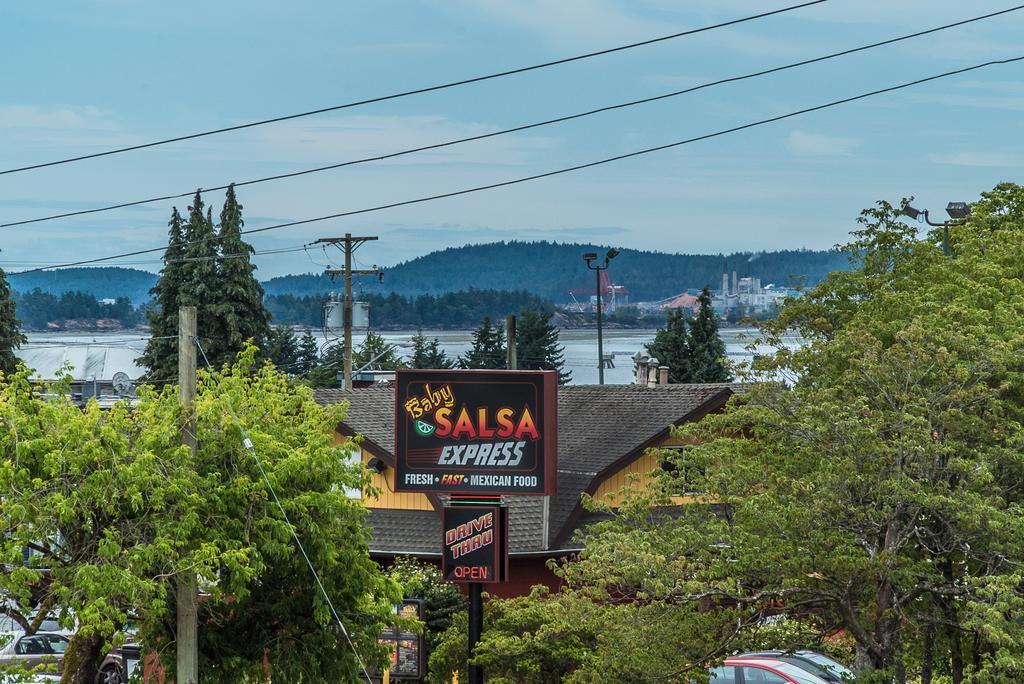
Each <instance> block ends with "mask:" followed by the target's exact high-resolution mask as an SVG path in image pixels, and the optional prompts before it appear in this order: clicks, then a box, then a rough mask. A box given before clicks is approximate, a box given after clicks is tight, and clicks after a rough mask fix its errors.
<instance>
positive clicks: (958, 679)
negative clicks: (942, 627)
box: [943, 601, 964, 684]
mask: <svg viewBox="0 0 1024 684" xmlns="http://www.w3.org/2000/svg"><path fill="white" fill-rule="evenodd" d="M944 603H945V605H944V606H943V611H944V612H945V614H946V622H947V625H946V636H947V638H948V639H949V659H950V674H951V675H952V682H953V684H963V681H964V654H963V648H962V645H961V635H960V630H959V629H957V627H956V625H958V624H960V621H959V619H958V616H957V611H956V607H955V606H953V605H952V604H950V603H949V602H948V601H946V602H944Z"/></svg>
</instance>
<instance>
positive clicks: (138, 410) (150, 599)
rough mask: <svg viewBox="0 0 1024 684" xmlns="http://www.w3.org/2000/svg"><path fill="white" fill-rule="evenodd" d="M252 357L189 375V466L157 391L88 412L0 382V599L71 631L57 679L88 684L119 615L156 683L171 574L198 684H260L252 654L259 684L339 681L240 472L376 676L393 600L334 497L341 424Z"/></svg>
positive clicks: (352, 469)
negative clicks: (196, 639)
mask: <svg viewBox="0 0 1024 684" xmlns="http://www.w3.org/2000/svg"><path fill="white" fill-rule="evenodd" d="M255 354H256V350H255V349H254V348H252V347H249V348H248V349H247V350H246V351H245V353H244V354H242V355H241V357H240V358H239V362H238V365H237V366H235V367H234V368H231V369H228V370H225V371H223V372H221V371H218V372H214V373H208V372H205V371H203V372H200V377H199V388H198V398H197V400H196V403H195V414H196V420H197V426H198V432H197V439H198V445H199V446H198V451H197V453H196V455H195V457H194V458H193V457H192V455H191V453H190V451H189V449H188V448H187V447H183V446H181V441H180V433H179V427H178V426H179V425H180V424H181V419H182V414H181V409H180V407H179V405H178V401H177V391H176V388H174V387H173V386H168V387H166V388H164V389H163V390H162V391H159V392H157V391H156V390H154V389H151V388H146V387H143V388H141V389H140V390H139V401H138V403H137V404H136V405H134V406H131V407H129V406H128V405H125V404H121V405H118V406H116V407H114V408H113V409H110V410H102V411H101V410H100V409H99V407H98V406H97V405H96V404H95V403H94V402H92V403H90V404H89V405H87V407H86V408H85V409H84V410H82V409H80V408H78V407H77V406H75V405H74V404H73V403H71V402H70V401H69V399H68V397H67V395H66V394H64V393H62V388H60V387H57V388H52V390H51V393H50V394H49V395H46V396H44V395H41V394H39V393H38V392H37V390H36V389H35V388H33V387H32V386H31V385H30V383H29V382H28V379H27V371H24V370H23V371H20V372H19V373H17V374H15V375H14V376H11V377H10V378H8V379H7V380H6V381H5V382H4V383H3V384H2V385H0V422H2V423H3V424H4V425H5V429H4V430H3V431H0V489H2V491H4V493H5V494H4V496H3V497H2V498H0V520H2V521H3V523H2V526H3V535H0V556H2V561H0V591H2V592H3V593H4V594H5V595H7V596H10V597H11V599H12V603H10V604H6V605H5V608H4V609H5V610H8V611H10V612H12V613H14V614H15V617H16V619H17V620H18V621H19V622H21V623H22V624H23V626H25V627H28V628H29V629H32V628H34V627H35V626H37V625H34V624H33V623H32V622H31V621H30V620H29V616H30V615H32V614H33V612H36V611H38V613H37V614H39V615H43V614H45V613H47V612H51V613H56V614H58V615H61V616H63V619H65V620H66V621H68V622H67V624H68V625H69V626H70V624H71V623H70V620H71V619H72V616H73V618H74V620H75V621H77V632H76V634H75V636H74V637H73V639H72V645H71V648H70V649H69V653H68V655H67V656H66V659H65V675H64V681H65V682H74V683H75V684H79V683H81V684H85V683H86V682H88V683H89V684H91V683H92V681H93V680H92V676H93V675H94V673H95V668H96V667H97V666H98V663H99V659H101V658H102V656H103V654H104V652H105V650H106V648H107V647H108V645H109V644H110V643H112V642H113V641H114V640H115V639H116V635H117V634H118V633H119V631H120V630H121V629H122V627H123V625H124V624H125V622H126V620H127V619H129V618H132V619H134V620H136V621H137V622H138V624H139V625H140V633H139V636H140V638H141V639H142V642H143V645H144V647H145V648H147V649H152V650H155V651H157V652H158V653H160V654H161V655H162V657H164V659H165V665H166V666H167V667H168V668H170V669H171V670H172V671H173V663H172V662H169V661H173V648H170V649H169V648H168V645H169V644H170V643H171V642H172V641H173V637H172V625H173V608H172V606H173V598H172V594H171V586H172V583H173V582H174V580H175V578H176V577H178V575H179V574H180V573H182V572H184V571H186V570H187V571H190V572H195V573H196V574H197V575H198V577H199V581H200V584H201V586H203V588H204V591H205V592H207V593H208V594H209V597H208V598H207V599H206V600H204V601H203V602H202V603H201V613H202V614H201V618H200V619H201V624H204V625H216V627H215V628H210V629H201V630H200V634H201V639H202V641H201V667H202V669H203V671H204V672H207V673H210V674H209V675H208V676H209V677H210V678H211V679H213V680H214V681H251V680H252V679H253V678H258V677H261V676H262V672H263V669H262V668H263V664H262V661H263V659H264V655H265V654H266V656H267V658H268V659H269V663H270V669H271V672H270V674H271V676H272V677H273V679H274V680H275V681H276V680H281V681H303V682H336V681H341V680H351V679H353V678H354V677H355V674H356V671H357V670H356V664H355V659H354V657H353V654H352V652H351V650H350V649H349V647H348V645H347V642H346V641H345V639H344V638H343V637H342V635H341V634H340V632H339V630H338V628H337V626H336V625H334V624H333V623H332V619H331V616H330V614H329V611H328V608H327V605H326V603H325V602H324V600H323V597H322V596H321V594H320V590H319V588H318V586H317V584H316V582H315V581H314V580H313V577H312V576H311V575H310V572H309V569H308V567H307V566H306V564H305V560H304V559H303V558H302V556H301V555H300V554H299V553H297V551H296V549H295V548H294V540H293V539H292V534H291V531H290V529H289V527H288V525H287V524H286V523H285V521H284V520H283V518H282V516H281V514H280V511H279V510H278V509H277V505H276V503H275V500H274V498H273V497H272V495H271V494H270V491H269V489H268V486H267V484H266V482H265V481H264V479H263V476H262V474H261V472H260V468H259V466H257V463H256V460H255V459H256V458H258V459H259V461H260V463H262V466H263V468H264V469H265V471H266V473H267V476H268V477H269V479H270V482H272V483H273V487H274V490H275V492H276V496H277V498H278V499H279V500H280V502H281V505H282V506H283V507H284V509H285V511H287V513H288V516H289V518H290V519H291V520H292V522H293V523H294V524H295V526H296V532H297V534H298V537H299V539H301V541H302V543H303V545H304V547H305V549H306V552H307V553H308V554H309V557H310V560H311V562H312V563H313V565H314V567H316V568H317V570H318V571H319V573H320V577H321V580H322V581H323V584H324V587H325V589H326V591H327V592H328V594H329V595H330V597H331V600H332V601H333V603H334V606H335V608H336V609H337V611H338V613H339V614H340V615H341V616H342V618H343V619H344V620H345V621H346V626H347V628H348V630H349V632H350V633H351V635H352V638H353V641H354V642H355V646H356V648H357V649H358V650H359V652H360V653H361V654H362V655H363V657H364V658H365V659H366V660H367V661H369V662H371V663H377V664H380V662H381V658H382V656H383V653H382V651H381V649H380V648H379V647H378V645H377V635H378V634H379V631H380V629H381V628H382V627H383V626H384V625H385V624H386V623H387V621H388V620H389V619H390V614H391V605H392V604H393V603H394V602H395V601H396V600H397V599H398V598H399V592H398V589H397V586H396V585H395V584H394V583H393V582H391V581H390V580H388V579H387V578H386V577H385V576H384V575H383V574H382V573H381V571H380V570H379V568H378V567H377V566H376V564H375V563H373V561H371V560H370V558H369V555H368V540H369V531H368V530H367V528H366V526H365V515H366V510H365V508H364V507H363V506H362V505H361V504H360V503H359V502H358V501H356V500H352V499H349V498H348V497H347V496H346V494H345V491H346V490H350V489H358V488H362V487H365V486H367V479H366V477H365V473H364V472H363V471H362V469H361V468H360V467H358V466H357V465H353V447H352V446H351V445H342V446H338V445H336V444H334V427H335V426H336V425H337V423H338V421H339V420H340V419H341V418H342V417H343V415H342V410H340V409H339V408H336V407H323V406H320V405H318V404H316V402H315V401H314V400H313V397H312V394H311V392H310V390H308V389H305V388H302V387H296V386H294V385H293V384H292V383H290V382H289V381H288V379H287V377H286V376H284V375H283V374H281V373H278V372H277V371H275V370H274V369H273V368H272V367H271V366H269V365H267V366H265V367H262V368H256V367H254V366H253V363H254V358H255ZM234 415H237V417H238V420H239V421H240V424H241V425H242V426H243V427H244V428H245V430H246V433H247V435H248V437H249V439H251V440H252V443H253V452H254V453H250V452H249V451H248V450H247V449H246V447H245V445H244V439H243V433H242V432H241V430H240V428H239V427H238V424H236V422H235V418H234ZM26 548H28V549H30V550H31V551H32V552H33V553H32V555H30V556H29V557H28V561H27V562H26V561H25V560H24V555H23V552H24V550H25V549H26Z"/></svg>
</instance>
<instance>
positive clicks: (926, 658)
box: [921, 624, 935, 684]
mask: <svg viewBox="0 0 1024 684" xmlns="http://www.w3.org/2000/svg"><path fill="white" fill-rule="evenodd" d="M934 660H935V625H932V624H929V625H928V626H927V627H925V629H924V643H923V644H922V652H921V684H932V664H933V662H934Z"/></svg>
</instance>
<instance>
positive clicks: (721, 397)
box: [316, 384, 746, 555]
mask: <svg viewBox="0 0 1024 684" xmlns="http://www.w3.org/2000/svg"><path fill="white" fill-rule="evenodd" d="M744 389H746V388H745V387H744V386H743V385H729V384H703V385H656V386H653V387H645V386H642V385H567V386H565V387H560V388H559V389H558V493H557V494H556V495H554V496H553V497H551V500H550V501H549V502H548V503H547V505H548V507H549V509H548V530H549V531H548V543H547V544H545V540H544V533H543V521H544V506H545V501H544V499H545V497H538V496H507V497H505V499H506V501H507V502H508V504H509V508H510V519H509V526H510V529H509V547H510V548H509V550H510V552H511V553H513V554H541V555H543V554H545V553H549V552H550V553H554V552H556V551H565V550H569V549H571V548H572V545H571V541H572V533H573V532H574V530H575V529H576V527H577V525H578V524H579V522H580V515H581V514H582V512H583V511H582V506H581V503H580V501H581V495H582V494H583V493H584V492H587V493H593V492H594V491H596V490H597V487H598V485H600V483H601V482H602V481H603V480H604V479H605V478H607V477H608V476H609V475H611V474H612V473H614V472H616V471H618V470H619V469H621V468H623V467H624V466H626V465H627V464H629V463H631V462H632V461H634V460H636V459H637V458H639V457H640V456H642V455H643V453H644V451H646V450H647V449H648V448H650V447H652V446H655V445H657V444H658V443H660V442H661V441H663V440H664V439H665V438H666V437H667V436H668V434H669V430H670V428H671V426H674V425H680V424H682V423H686V422H690V421H694V420H699V419H700V418H702V417H703V416H705V415H706V414H708V413H711V412H712V411H715V410H718V409H719V408H721V407H722V406H723V405H724V404H725V403H726V401H728V399H729V397H731V396H732V395H733V394H736V393H739V392H742V391H743V390H744ZM316 399H317V401H318V402H320V403H322V404H335V403H340V402H342V401H347V402H349V404H350V407H349V414H348V417H347V418H346V419H345V421H344V422H342V423H341V424H340V425H339V426H338V431H339V432H341V433H342V434H345V435H355V434H359V435H362V436H363V447H364V448H365V449H366V450H367V451H369V452H370V453H372V454H374V455H375V456H378V457H379V458H381V459H382V460H383V461H384V462H385V463H387V464H388V465H389V466H393V465H394V455H393V453H392V451H393V449H394V420H395V419H394V411H395V395H394V390H393V389H392V388H388V387H373V388H366V389H355V390H317V391H316ZM432 501H434V503H435V504H437V505H440V503H441V499H440V498H438V497H432ZM431 517H433V519H434V521H435V525H436V532H435V529H434V528H433V527H431V523H430V522H429V519H430V518H431ZM412 518H415V520H412ZM369 520H370V525H371V526H372V527H373V529H374V543H373V544H371V548H373V549H374V550H375V551H379V552H384V553H413V554H415V553H417V552H418V551H420V552H426V551H427V549H426V548H424V549H422V550H421V549H420V548H419V547H420V546H424V544H423V540H425V539H426V540H432V539H437V538H438V537H439V535H440V523H439V520H438V514H437V513H435V512H431V511H386V510H385V509H374V510H373V511H372V512H371V514H370V518H369ZM428 527H430V529H429V530H428V529H427V528H428ZM398 528H401V529H398ZM428 546H431V550H432V544H428ZM413 547H416V548H413ZM435 553H436V552H435Z"/></svg>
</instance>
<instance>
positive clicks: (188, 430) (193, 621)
mask: <svg viewBox="0 0 1024 684" xmlns="http://www.w3.org/2000/svg"><path fill="white" fill-rule="evenodd" d="M195 339H196V307H194V306H183V307H181V308H180V309H179V310H178V403H179V404H180V405H181V409H182V419H183V420H182V426H181V443H182V444H184V445H186V446H188V447H189V448H190V449H191V451H192V459H193V462H194V460H195V456H196V417H195V414H194V413H193V412H192V403H193V402H194V401H195V398H196V343H195ZM174 593H175V601H176V604H177V606H176V607H177V619H176V622H177V635H176V648H177V653H176V665H177V669H176V672H175V677H174V678H175V681H178V682H181V684H196V683H197V682H198V681H199V618H198V615H199V601H198V598H197V596H196V594H197V587H196V575H195V573H194V572H185V573H182V574H181V575H180V576H179V577H178V579H177V582H176V583H175V592H174Z"/></svg>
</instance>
